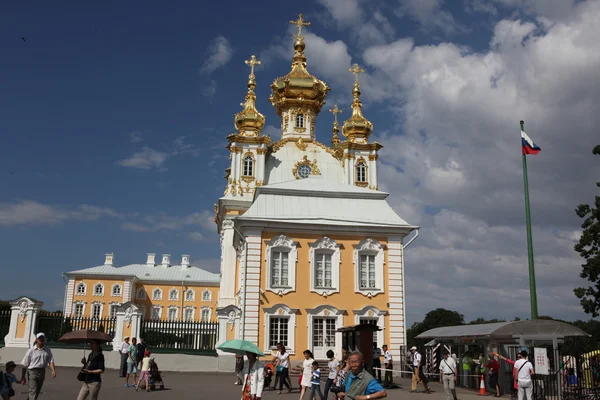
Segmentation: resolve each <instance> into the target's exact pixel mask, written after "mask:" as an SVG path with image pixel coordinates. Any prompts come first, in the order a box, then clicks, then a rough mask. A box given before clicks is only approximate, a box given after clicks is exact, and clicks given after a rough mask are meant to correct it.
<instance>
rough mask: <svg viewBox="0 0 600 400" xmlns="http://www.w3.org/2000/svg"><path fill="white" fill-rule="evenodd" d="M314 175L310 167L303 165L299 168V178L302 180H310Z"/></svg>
mask: <svg viewBox="0 0 600 400" xmlns="http://www.w3.org/2000/svg"><path fill="white" fill-rule="evenodd" d="M311 173H312V168H311V167H310V165H306V164H302V165H301V166H299V167H298V176H299V177H300V178H302V179H304V178H308V177H309V176H310V174H311Z"/></svg>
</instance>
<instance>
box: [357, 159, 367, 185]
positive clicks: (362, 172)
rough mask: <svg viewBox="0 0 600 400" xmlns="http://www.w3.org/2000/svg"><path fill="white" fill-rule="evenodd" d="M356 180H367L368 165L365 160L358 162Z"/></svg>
mask: <svg viewBox="0 0 600 400" xmlns="http://www.w3.org/2000/svg"><path fill="white" fill-rule="evenodd" d="M356 182H367V165H366V164H365V163H364V161H359V162H358V163H357V164H356Z"/></svg>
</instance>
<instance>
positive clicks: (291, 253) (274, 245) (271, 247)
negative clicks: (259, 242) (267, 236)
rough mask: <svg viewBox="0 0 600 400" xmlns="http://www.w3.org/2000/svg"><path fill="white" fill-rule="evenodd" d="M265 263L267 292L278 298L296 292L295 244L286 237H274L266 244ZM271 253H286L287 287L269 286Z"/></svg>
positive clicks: (296, 255)
mask: <svg viewBox="0 0 600 400" xmlns="http://www.w3.org/2000/svg"><path fill="white" fill-rule="evenodd" d="M266 244H267V251H266V260H265V261H266V263H267V290H269V291H271V292H273V293H277V294H278V295H280V296H283V295H286V294H288V293H290V292H294V291H295V290H296V261H297V257H298V251H297V245H298V243H297V242H294V241H293V240H292V239H291V238H289V237H288V236H286V235H283V234H281V235H278V236H275V237H274V238H273V239H271V240H270V241H268V242H266ZM273 251H283V252H285V251H287V252H288V285H287V286H285V287H284V286H274V287H272V286H271V273H272V271H271V268H272V266H271V253H272V252H273Z"/></svg>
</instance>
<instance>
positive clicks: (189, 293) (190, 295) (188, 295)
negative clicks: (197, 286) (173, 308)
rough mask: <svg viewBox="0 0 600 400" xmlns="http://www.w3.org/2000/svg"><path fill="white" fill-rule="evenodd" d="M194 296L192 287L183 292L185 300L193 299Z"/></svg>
mask: <svg viewBox="0 0 600 400" xmlns="http://www.w3.org/2000/svg"><path fill="white" fill-rule="evenodd" d="M194 297H195V293H194V289H188V290H187V292H185V300H186V301H194Z"/></svg>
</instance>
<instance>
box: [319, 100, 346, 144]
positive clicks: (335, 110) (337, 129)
mask: <svg viewBox="0 0 600 400" xmlns="http://www.w3.org/2000/svg"><path fill="white" fill-rule="evenodd" d="M329 112H330V113H332V114H333V128H332V130H331V131H332V132H333V136H332V138H331V146H332V147H333V148H334V150H337V148H338V146H339V144H340V136H339V133H340V126H339V124H338V120H337V115H338V114H341V113H342V110H340V109H339V108H338V106H337V104H334V105H333V108H330V109H329ZM313 132H314V130H313Z"/></svg>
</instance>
